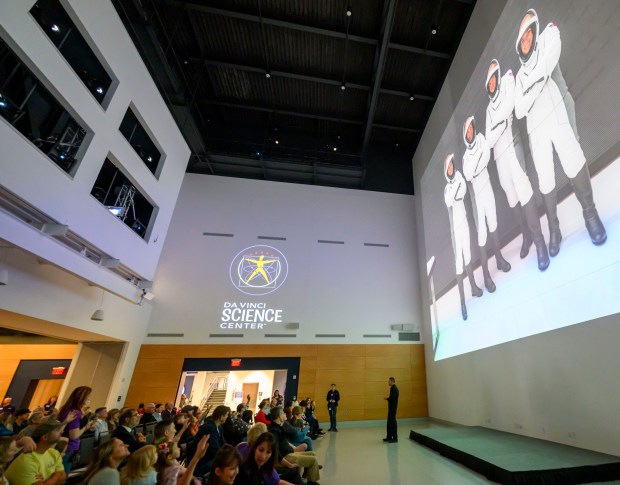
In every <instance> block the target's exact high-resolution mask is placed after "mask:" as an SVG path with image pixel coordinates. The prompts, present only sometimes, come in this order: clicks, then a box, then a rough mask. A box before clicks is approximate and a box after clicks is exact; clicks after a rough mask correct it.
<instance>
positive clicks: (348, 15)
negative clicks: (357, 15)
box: [347, 7, 353, 17]
mask: <svg viewBox="0 0 620 485" xmlns="http://www.w3.org/2000/svg"><path fill="white" fill-rule="evenodd" d="M351 15H353V10H351V7H347V17H350V16H351Z"/></svg>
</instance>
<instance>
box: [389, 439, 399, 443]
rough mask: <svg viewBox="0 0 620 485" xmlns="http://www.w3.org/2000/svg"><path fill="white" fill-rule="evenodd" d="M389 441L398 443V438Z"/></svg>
mask: <svg viewBox="0 0 620 485" xmlns="http://www.w3.org/2000/svg"><path fill="white" fill-rule="evenodd" d="M388 443H398V438H393V439H391V440H388Z"/></svg>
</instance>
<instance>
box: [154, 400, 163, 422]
mask: <svg viewBox="0 0 620 485" xmlns="http://www.w3.org/2000/svg"><path fill="white" fill-rule="evenodd" d="M163 410H164V405H163V404H161V403H157V404H155V412H154V413H153V417H154V418H155V420H157V421H163V418H162V417H161V413H162V411H163Z"/></svg>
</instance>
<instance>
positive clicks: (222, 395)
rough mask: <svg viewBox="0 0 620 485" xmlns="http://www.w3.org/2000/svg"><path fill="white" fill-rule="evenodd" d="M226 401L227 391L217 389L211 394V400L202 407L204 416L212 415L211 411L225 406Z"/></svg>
mask: <svg viewBox="0 0 620 485" xmlns="http://www.w3.org/2000/svg"><path fill="white" fill-rule="evenodd" d="M225 399H226V389H216V390H215V391H213V392H212V393H211V395H210V396H209V399H207V402H206V403H205V404H204V406H203V407H202V413H203V415H205V416H206V415H208V414H211V413H210V411H211V410H212V409H214V408H215V407H216V406H220V405H222V404H224V400H225Z"/></svg>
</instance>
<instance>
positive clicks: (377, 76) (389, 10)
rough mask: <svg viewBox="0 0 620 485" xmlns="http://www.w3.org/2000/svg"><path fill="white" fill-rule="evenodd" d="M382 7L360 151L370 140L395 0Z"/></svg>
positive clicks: (389, 0) (364, 150) (366, 147)
mask: <svg viewBox="0 0 620 485" xmlns="http://www.w3.org/2000/svg"><path fill="white" fill-rule="evenodd" d="M386 1H387V3H386V4H385V7H384V12H385V13H384V15H383V26H382V28H381V47H380V48H379V52H378V53H377V57H376V59H377V60H376V62H375V69H374V73H373V79H372V91H371V93H370V98H369V102H368V117H367V119H366V127H365V128H364V141H363V143H362V153H366V150H367V149H368V142H369V141H370V132H371V131H372V123H373V121H374V119H375V113H376V111H377V103H378V101H379V92H380V88H381V81H382V80H383V69H384V68H385V61H386V59H387V51H388V44H389V42H390V35H392V26H393V25H394V17H395V13H396V12H395V11H396V0H386Z"/></svg>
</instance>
